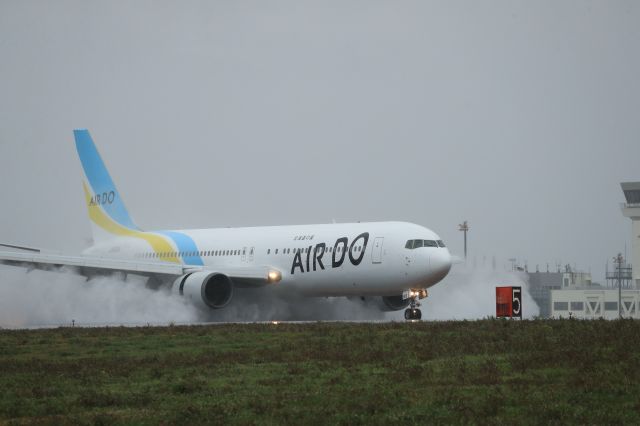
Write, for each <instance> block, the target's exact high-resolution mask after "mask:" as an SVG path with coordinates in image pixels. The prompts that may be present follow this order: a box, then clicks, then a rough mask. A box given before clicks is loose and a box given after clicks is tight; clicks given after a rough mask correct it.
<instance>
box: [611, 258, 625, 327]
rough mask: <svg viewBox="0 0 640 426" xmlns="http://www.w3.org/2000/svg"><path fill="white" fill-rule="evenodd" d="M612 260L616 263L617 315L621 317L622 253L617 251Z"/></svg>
mask: <svg viewBox="0 0 640 426" xmlns="http://www.w3.org/2000/svg"><path fill="white" fill-rule="evenodd" d="M613 261H614V262H615V263H617V264H618V317H619V318H620V319H622V262H623V261H624V258H623V257H622V253H618V255H617V256H616V257H614V258H613Z"/></svg>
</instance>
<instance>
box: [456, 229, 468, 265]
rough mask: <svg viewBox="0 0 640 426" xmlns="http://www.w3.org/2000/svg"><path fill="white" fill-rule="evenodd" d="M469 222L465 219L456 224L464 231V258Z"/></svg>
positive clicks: (465, 258) (465, 256)
mask: <svg viewBox="0 0 640 426" xmlns="http://www.w3.org/2000/svg"><path fill="white" fill-rule="evenodd" d="M469 229H470V228H469V224H467V221H466V220H465V221H464V222H462V223H461V224H460V225H458V230H459V231H462V232H464V260H465V262H466V260H467V232H468V231H469Z"/></svg>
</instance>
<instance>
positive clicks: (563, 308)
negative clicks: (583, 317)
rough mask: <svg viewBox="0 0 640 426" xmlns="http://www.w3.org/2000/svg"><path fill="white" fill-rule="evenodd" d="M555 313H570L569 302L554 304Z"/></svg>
mask: <svg viewBox="0 0 640 426" xmlns="http://www.w3.org/2000/svg"><path fill="white" fill-rule="evenodd" d="M553 310H554V311H568V310H569V302H553Z"/></svg>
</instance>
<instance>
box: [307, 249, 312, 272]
mask: <svg viewBox="0 0 640 426" xmlns="http://www.w3.org/2000/svg"><path fill="white" fill-rule="evenodd" d="M311 247H313V246H309V247H308V248H307V250H306V251H307V272H309V271H310V270H311V269H309V257H310V256H311Z"/></svg>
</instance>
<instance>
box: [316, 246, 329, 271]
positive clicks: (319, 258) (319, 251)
mask: <svg viewBox="0 0 640 426" xmlns="http://www.w3.org/2000/svg"><path fill="white" fill-rule="evenodd" d="M325 248H327V245H326V244H325V243H318V244H316V248H315V249H313V270H314V271H315V270H316V261H317V262H318V265H320V269H324V265H323V264H322V256H324V249H325ZM318 254H320V256H318Z"/></svg>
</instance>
